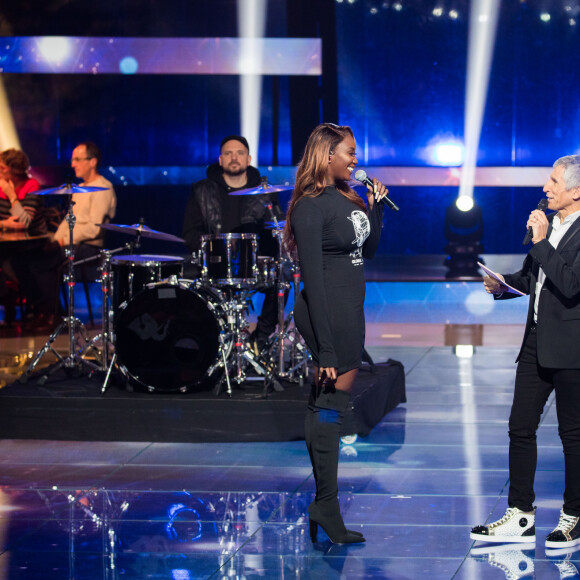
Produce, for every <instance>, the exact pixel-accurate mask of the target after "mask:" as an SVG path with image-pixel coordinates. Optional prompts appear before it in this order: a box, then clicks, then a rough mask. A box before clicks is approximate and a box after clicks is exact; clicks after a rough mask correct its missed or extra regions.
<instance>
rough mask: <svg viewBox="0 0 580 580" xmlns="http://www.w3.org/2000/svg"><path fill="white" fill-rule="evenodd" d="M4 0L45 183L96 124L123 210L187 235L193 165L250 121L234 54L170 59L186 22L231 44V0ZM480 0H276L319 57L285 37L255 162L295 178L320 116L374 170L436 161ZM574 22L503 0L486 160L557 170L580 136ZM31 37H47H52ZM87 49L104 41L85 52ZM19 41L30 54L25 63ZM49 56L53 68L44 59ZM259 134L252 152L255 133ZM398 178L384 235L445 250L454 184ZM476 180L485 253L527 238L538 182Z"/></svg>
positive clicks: (458, 105)
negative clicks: (131, 49) (211, 65)
mask: <svg viewBox="0 0 580 580" xmlns="http://www.w3.org/2000/svg"><path fill="white" fill-rule="evenodd" d="M9 4H10V5H7V6H2V7H0V21H1V22H2V23H3V27H2V32H3V35H4V36H5V38H4V39H3V40H4V42H2V43H0V45H1V46H0V72H3V74H2V76H1V77H0V78H1V82H2V83H3V85H4V88H5V90H6V94H7V98H8V102H9V106H10V111H11V113H12V117H13V119H14V123H15V125H16V129H17V132H18V136H19V139H20V142H21V146H22V148H23V149H24V150H25V151H26V152H27V153H28V155H29V156H30V158H31V162H32V164H33V166H34V167H35V168H36V169H37V174H38V175H39V176H41V177H42V180H43V183H44V185H46V186H49V185H56V184H58V183H60V182H62V180H64V179H67V178H68V177H69V176H70V175H71V173H70V171H69V170H67V165H68V163H69V159H70V153H71V151H72V148H73V147H74V145H75V144H76V143H77V142H78V141H81V140H87V139H90V140H93V141H95V142H97V143H98V144H99V146H100V147H101V148H102V150H103V152H104V158H105V165H104V167H103V172H104V173H105V175H106V176H107V177H109V178H110V179H112V181H113V182H114V183H115V185H116V188H117V192H118V195H119V212H118V217H117V218H116V221H118V223H126V224H128V223H135V222H137V221H138V220H139V218H141V217H143V218H144V219H145V221H146V223H147V224H148V225H150V226H151V227H153V228H155V229H159V230H162V231H167V232H170V233H173V234H177V235H179V234H180V232H181V219H182V215H183V209H184V207H185V203H186V200H187V196H188V195H189V191H190V183H191V181H193V180H196V179H199V178H200V177H202V176H203V175H204V172H205V167H206V166H207V164H208V163H211V162H213V161H215V160H216V159H217V155H218V146H219V142H220V140H221V138H222V137H223V136H224V135H226V134H230V133H236V132H238V131H239V130H240V108H239V101H240V78H239V76H237V75H236V74H225V73H224V72H223V71H224V70H225V69H223V68H220V66H222V67H223V66H226V64H228V61H227V59H225V61H224V62H221V61H220V62H221V64H220V63H218V62H217V61H216V63H215V66H216V68H215V70H216V71H217V72H216V74H209V73H208V72H207V70H205V69H204V71H205V72H204V73H203V74H189V73H187V74H185V73H179V74H178V73H175V72H171V71H174V70H176V68H178V67H179V66H180V63H181V62H182V59H183V58H184V56H183V54H181V53H179V52H178V51H177V49H176V48H175V47H176V46H178V44H179V43H177V40H178V39H179V42H181V43H182V44H181V45H179V46H189V45H190V44H194V43H192V42H191V41H193V40H196V42H197V41H198V40H199V39H201V38H206V39H208V40H207V42H206V43H205V44H206V45H207V46H206V49H207V50H209V48H211V47H214V48H213V50H214V52H211V51H210V52H209V53H208V54H210V56H211V55H214V57H215V54H217V49H215V47H216V46H220V45H223V44H227V43H226V42H225V41H224V42H222V43H220V42H219V41H218V42H217V43H216V39H220V38H222V39H235V38H236V37H237V36H238V27H237V2H236V1H235V0H211V1H210V0H208V1H200V2H191V1H186V0H180V1H178V0H175V1H170V2H165V3H160V2H146V3H143V2H141V1H138V0H124V1H122V2H111V1H109V0H106V1H103V2H100V3H91V4H87V3H86V2H81V1H80V0H73V1H71V2H66V3H63V2H60V1H58V0H43V1H42V2H41V1H40V0H26V1H23V2H17V3H9ZM471 5H472V3H471V2H468V1H467V0H448V1H446V2H444V3H441V2H435V0H433V1H428V2H423V1H421V0H404V1H403V0H401V1H389V2H384V1H382V0H353V1H348V0H344V1H338V0H318V1H317V2H314V3H313V2H311V1H307V0H268V2H267V9H268V10H267V18H266V34H265V36H266V37H267V38H268V39H274V40H277V41H281V42H282V44H281V46H284V44H283V41H284V40H287V39H303V40H305V41H307V42H308V39H320V42H321V51H320V55H321V66H322V68H321V74H316V75H314V76H313V75H311V74H308V73H307V72H298V73H297V72H296V70H302V71H307V70H308V69H309V66H310V62H309V64H308V66H305V62H304V61H305V60H308V61H310V59H313V62H314V61H316V60H317V59H316V56H315V55H314V56H312V55H311V56H310V57H308V58H307V57H305V56H304V55H305V54H307V53H305V52H303V50H306V49H304V47H302V48H301V49H295V52H294V54H293V56H294V57H295V59H294V60H295V61H296V62H294V63H293V65H292V66H297V67H299V68H298V69H292V70H293V71H294V72H291V73H288V72H287V70H290V68H291V67H290V64H288V63H289V62H290V61H291V60H292V58H291V57H292V54H289V53H288V49H287V48H285V49H281V53H280V54H283V56H284V59H289V60H284V63H285V64H284V67H289V68H288V69H286V68H284V67H281V69H280V70H279V71H277V74H271V72H269V73H268V74H267V75H266V76H264V77H263V92H262V98H261V101H260V107H261V126H260V144H259V150H258V151H257V152H258V153H259V161H260V170H261V171H262V173H263V174H266V175H268V176H269V179H270V182H271V183H285V182H288V181H290V182H291V181H292V179H293V176H294V171H295V165H296V163H297V161H298V160H299V158H300V155H301V152H302V147H303V146H304V143H305V141H306V138H307V136H308V134H309V132H310V131H311V130H312V128H313V127H314V125H315V124H316V123H318V122H322V121H331V122H339V123H342V124H348V125H351V126H352V127H353V130H354V132H355V136H356V138H357V145H358V150H359V161H360V164H361V166H364V167H365V169H367V172H368V173H369V175H371V176H372V174H373V169H375V170H377V169H378V168H379V167H381V166H401V167H411V168H414V167H418V168H422V167H427V166H430V165H432V164H434V163H435V161H434V160H433V159H432V157H431V152H432V149H433V146H434V145H436V144H438V143H440V142H446V141H451V142H461V141H462V139H463V127H464V113H465V82H466V65H467V49H468V24H469V16H470V14H469V9H470V6H471ZM548 6H549V7H548ZM579 23H580V2H579V1H578V0H573V1H571V0H566V1H564V0H555V1H553V2H550V3H545V2H542V1H540V0H527V1H525V2H522V1H521V0H505V1H503V2H501V13H500V15H499V24H498V32H497V40H496V46H495V50H494V54H493V62H492V69H491V77H490V83H489V94H488V98H487V106H486V108H485V116H484V119H483V128H482V134H481V145H480V151H479V156H478V164H479V165H480V166H490V167H495V166H513V167H527V166H543V167H546V171H545V177H546V178H547V177H548V175H549V169H548V166H550V165H551V163H552V162H553V161H554V159H556V158H557V157H560V156H562V155H565V154H569V153H574V152H579V151H580V107H579V106H578V101H577V95H578V93H579V91H580V35H579V34H578V26H579ZM80 34H82V35H83V36H80V37H79V35H80ZM29 37H50V42H49V43H48V45H46V46H48V47H50V48H49V49H46V46H45V45H44V44H43V43H42V42H40V41H39V42H38V43H36V44H34V43H30V42H29V41H26V39H28V38H29ZM61 37H64V39H65V40H66V38H75V39H77V40H75V41H74V42H75V44H74V45H73V46H74V47H76V48H74V51H77V52H74V51H73V53H72V58H73V60H72V64H71V62H69V65H70V66H71V67H72V70H77V71H78V72H77V73H72V72H70V71H69V72H63V68H62V67H63V62H64V60H65V58H66V55H65V52H66V50H65V48H66V42H65V41H62V39H61ZM79 38H80V40H78V39H79ZM83 38H85V40H86V42H83ZM90 39H95V40H94V41H91V40H90ZM96 39H100V40H99V41H97V40H96ZM103 39H105V41H106V42H109V44H110V45H111V46H113V45H114V46H115V47H117V46H121V45H122V46H125V45H124V44H123V42H125V41H127V39H138V42H137V40H136V41H135V42H134V43H133V45H134V46H137V45H138V46H145V47H146V48H144V49H143V50H145V51H147V50H149V51H150V50H152V48H151V47H152V46H153V45H155V46H158V47H159V48H158V49H157V52H155V51H154V54H155V55H156V56H155V58H160V59H161V60H160V61H159V62H161V63H163V62H165V63H166V67H167V72H165V73H163V70H162V71H161V72H162V73H163V74H152V73H151V72H150V71H152V70H154V71H156V72H157V73H159V72H160V71H159V70H158V69H159V66H160V65H159V62H156V63H155V62H151V61H149V60H146V59H145V56H143V55H141V56H140V54H137V53H135V54H133V53H131V54H125V55H124V54H120V53H115V52H114V51H108V50H107V49H106V42H105V44H103ZM116 39H118V42H117V41H116ZM156 39H157V40H156ZM163 39H166V42H163ZM170 39H171V41H170ZM121 40H123V42H121ZM115 42H117V44H115ZM188 42H189V44H188ZM228 42H229V41H228ZM152 43H153V44H152ZM129 44H130V43H129ZM31 45H32V47H33V48H32V49H30V48H26V47H30V46H31ZM103 46H105V48H103ZM307 46H310V47H311V45H307ZM43 47H44V48H43ZM63 47H64V48H63ZM208 47H209V48H208ZM97 48H98V50H97ZM206 49H204V50H206ZM59 50H63V51H65V52H63V53H62V55H59ZM81 50H84V51H85V52H84V53H83V57H82V58H81V53H80V52H79V51H81ZM19 51H20V52H19ZM27 51H28V52H27ZM43 51H44V52H43ZM91 51H93V52H94V51H97V52H98V54H96V55H95V56H94V58H93V60H90V59H89V60H85V59H88V58H89V56H90V54H91ZM99 51H100V52H99ZM172 51H174V52H172ZM175 51H176V52H175ZM147 54H149V53H147ZM204 54H205V53H204ZM272 54H273V53H271V54H269V55H268V56H270V57H271V56H272ZM69 56H70V55H69ZM113 57H115V58H116V57H118V58H119V66H118V69H119V70H118V74H113V73H112V72H111V71H112V70H113V69H111V68H106V66H105V65H107V66H110V64H111V63H110V59H111V58H113ZM26 58H30V59H33V60H34V67H32V65H30V67H31V68H30V69H27V68H26V67H27V66H29V65H28V64H27V62H28V61H26ZM91 58H92V57H91ZM195 58H198V55H197V54H192V55H191V59H195ZM43 59H44V60H43ZM75 59H76V60H75ZM140 59H141V60H140ZM163 59H165V60H163ZM191 59H190V61H186V65H187V66H189V67H191V64H192V60H191ZM101 61H102V62H101ZM200 62H201V61H200ZM204 62H205V65H207V61H204ZM85 63H88V65H86V64H85ZM230 64H231V63H230ZM319 64H320V63H319ZM41 65H42V66H44V67H45V70H43V71H42V72H38V71H39V69H38V67H39V66H41ZM81 65H82V66H81ZM75 66H76V69H74V67H75ZM155 67H157V68H155ZM300 67H301V68H300ZM100 68H102V70H107V72H106V73H105V74H103V73H102V72H100ZM113 68H114V67H113ZM87 69H88V70H87ZM31 71H34V72H31ZM148 71H149V72H148ZM251 147H252V148H253V150H252V152H253V153H254V154H255V153H256V149H255V147H256V145H255V144H251ZM411 175H412V174H411ZM390 189H391V193H392V195H393V197H394V198H395V199H396V201H397V203H398V204H399V205H400V207H401V211H400V212H399V213H397V214H395V213H394V212H390V211H387V213H386V217H385V230H384V235H383V239H382V242H381V247H380V252H382V253H396V254H427V253H428V254H436V253H443V248H444V247H445V243H446V242H445V239H444V236H443V218H444V215H445V210H446V208H447V206H448V205H449V204H451V203H452V202H453V200H454V198H455V196H456V195H457V192H458V191H457V189H458V188H457V187H451V186H444V187H441V186H418V185H409V186H406V187H401V186H393V187H391V188H390ZM474 195H475V197H476V200H477V203H478V204H479V205H480V206H481V208H482V211H483V217H484V239H483V244H484V248H485V252H486V253H519V252H522V251H523V248H522V246H521V238H522V237H523V232H524V230H525V221H526V217H527V215H528V213H529V211H530V210H531V209H532V208H534V207H535V206H536V205H537V202H538V199H539V198H540V197H541V196H542V192H541V185H540V184H538V187H523V188H522V187H477V188H476V189H475V192H474ZM282 198H283V200H284V201H286V200H287V198H288V196H287V195H283V196H282ZM168 200H170V201H171V203H170V204H168Z"/></svg>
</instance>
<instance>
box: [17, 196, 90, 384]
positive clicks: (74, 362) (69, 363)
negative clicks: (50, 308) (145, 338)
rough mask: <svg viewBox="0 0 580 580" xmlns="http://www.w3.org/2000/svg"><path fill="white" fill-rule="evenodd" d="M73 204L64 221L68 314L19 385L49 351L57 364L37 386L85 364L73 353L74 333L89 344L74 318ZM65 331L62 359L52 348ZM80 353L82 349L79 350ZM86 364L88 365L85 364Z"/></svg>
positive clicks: (78, 355)
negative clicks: (66, 344)
mask: <svg viewBox="0 0 580 580" xmlns="http://www.w3.org/2000/svg"><path fill="white" fill-rule="evenodd" d="M74 204H75V202H74V201H73V200H72V195H71V199H70V201H69V206H68V213H67V216H66V221H67V223H68V228H69V245H68V248H67V249H66V257H67V262H68V268H67V273H66V274H65V276H64V281H65V282H66V285H67V288H68V309H67V310H68V312H67V315H66V316H63V319H62V322H61V323H60V324H59V325H58V327H57V328H56V330H55V331H54V332H53V333H52V334H51V335H50V337H49V339H48V341H47V342H46V344H45V345H44V346H43V347H42V349H40V351H38V353H37V355H36V357H35V358H34V360H33V361H32V362H31V363H30V366H29V367H28V368H27V369H26V371H25V372H24V373H23V374H22V376H21V377H20V378H19V381H20V383H22V384H24V383H26V382H27V381H28V378H29V377H30V374H31V373H32V372H33V371H34V369H35V368H36V366H37V365H38V363H39V362H40V359H42V357H43V356H44V355H45V354H46V353H47V352H48V351H51V352H52V353H53V354H54V355H55V356H56V358H57V359H58V361H59V362H58V364H56V365H55V366H53V367H52V368H51V369H50V370H49V371H48V372H47V373H46V374H44V375H43V376H42V377H40V378H39V379H38V384H40V385H43V384H44V383H45V382H46V380H47V379H48V377H49V375H52V374H54V373H55V372H56V371H58V370H59V369H60V368H62V367H64V368H65V369H66V370H67V372H71V373H73V372H76V373H79V374H80V371H81V367H82V364H83V363H87V361H85V360H84V359H83V358H82V357H81V356H80V353H77V352H76V351H75V331H76V332H78V334H79V335H80V338H81V341H82V342H83V345H82V346H84V345H87V344H88V342H89V339H88V335H87V329H86V328H85V326H84V325H83V323H82V322H81V321H80V320H79V319H78V318H76V317H75V302H74V289H75V275H74V266H73V262H74V246H73V229H74V225H75V221H76V218H75V215H74V213H73V206H74ZM65 329H68V338H69V352H68V356H67V357H66V358H63V357H62V356H61V355H60V354H59V353H58V352H57V351H56V350H55V349H54V348H53V346H52V345H53V343H54V341H55V340H56V339H57V337H58V336H60V335H61V334H62V333H63V332H64V331H65ZM81 352H82V348H81ZM87 364H88V363H87Z"/></svg>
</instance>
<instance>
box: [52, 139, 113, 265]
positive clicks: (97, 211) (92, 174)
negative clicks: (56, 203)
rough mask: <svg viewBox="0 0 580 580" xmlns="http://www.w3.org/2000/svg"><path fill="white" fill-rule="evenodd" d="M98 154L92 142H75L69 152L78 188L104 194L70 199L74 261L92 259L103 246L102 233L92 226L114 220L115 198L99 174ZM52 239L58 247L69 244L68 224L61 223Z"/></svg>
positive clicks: (84, 195)
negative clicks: (83, 187)
mask: <svg viewBox="0 0 580 580" xmlns="http://www.w3.org/2000/svg"><path fill="white" fill-rule="evenodd" d="M100 162H101V151H100V150H99V148H98V147H97V146H96V145H95V144H94V143H92V142H90V141H86V142H84V143H79V144H78V145H77V146H76V147H75V148H74V150H73V152H72V157H71V167H72V168H73V169H74V172H75V176H76V177H77V178H78V179H80V180H81V181H82V183H81V184H80V185H81V186H86V187H104V188H105V190H104V191H93V192H90V193H75V194H73V196H72V199H73V202H74V206H73V213H74V215H75V218H76V220H75V226H74V229H73V244H74V245H75V246H76V249H75V260H82V259H84V258H87V257H90V256H94V255H95V254H98V253H99V250H100V249H101V248H102V247H103V243H104V231H103V230H102V229H101V228H100V227H99V226H98V225H96V224H101V223H106V222H108V221H110V220H112V219H113V218H114V217H115V211H116V209H117V197H116V195H115V189H114V187H113V184H112V183H111V182H110V181H109V180H108V179H105V178H104V177H103V176H102V175H101V174H100V173H99V164H100ZM54 240H55V241H56V242H58V244H59V245H60V246H61V247H66V246H68V244H69V242H70V234H69V225H68V222H67V221H66V220H63V221H62V222H61V224H60V225H59V226H58V229H57V230H56V233H55V234H54Z"/></svg>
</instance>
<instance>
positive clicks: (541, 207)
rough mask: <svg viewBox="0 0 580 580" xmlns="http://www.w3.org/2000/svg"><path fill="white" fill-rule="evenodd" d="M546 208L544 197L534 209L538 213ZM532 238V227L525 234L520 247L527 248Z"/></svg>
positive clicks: (546, 202)
mask: <svg viewBox="0 0 580 580" xmlns="http://www.w3.org/2000/svg"><path fill="white" fill-rule="evenodd" d="M547 207H548V200H547V199H546V198H545V197H543V198H542V199H541V200H540V202H539V203H538V207H537V208H536V209H539V210H540V211H544V210H545V209H546V208H547ZM533 237H534V230H533V228H532V226H530V227H529V228H528V231H527V232H526V237H525V238H524V241H523V242H522V245H524V246H527V245H528V244H529V243H530V242H531V241H532V238H533Z"/></svg>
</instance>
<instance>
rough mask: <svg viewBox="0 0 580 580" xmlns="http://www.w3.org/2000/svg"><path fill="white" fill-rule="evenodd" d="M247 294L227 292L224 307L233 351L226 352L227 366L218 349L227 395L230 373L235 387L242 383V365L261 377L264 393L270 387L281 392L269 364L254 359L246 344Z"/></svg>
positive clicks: (217, 393) (229, 389) (258, 358)
mask: <svg viewBox="0 0 580 580" xmlns="http://www.w3.org/2000/svg"><path fill="white" fill-rule="evenodd" d="M252 291H253V290H250V291H243V292H241V293H236V292H235V290H231V291H230V295H229V299H228V300H227V301H226V304H225V314H226V320H227V324H228V327H229V333H230V336H232V337H233V347H234V348H233V350H232V351H231V352H230V353H229V354H230V357H229V358H231V359H232V360H231V363H230V364H229V365H228V361H227V358H226V355H225V349H224V348H223V347H222V346H220V348H221V350H222V358H223V367H224V373H225V380H226V383H227V390H226V392H227V394H228V395H229V396H230V397H231V396H232V389H231V382H230V374H231V375H232V379H233V380H234V381H235V382H236V383H237V384H238V385H240V384H242V383H243V382H244V381H245V380H246V377H247V375H246V367H247V365H246V363H249V364H251V365H252V367H253V368H254V370H255V371H256V372H257V373H258V374H259V375H261V376H263V377H264V390H265V391H267V389H269V388H270V387H273V388H274V390H276V391H283V390H284V388H283V387H282V385H281V384H280V383H279V382H278V380H277V379H276V378H275V376H274V372H273V371H274V368H273V365H268V364H265V363H264V361H262V360H261V359H260V357H258V356H256V354H255V353H254V351H253V350H252V348H251V346H250V344H249V342H248V337H249V332H248V322H247V321H246V318H245V311H246V310H247V307H248V300H249V293H250V292H252ZM222 383H223V381H221V382H219V383H218V384H217V385H216V387H215V389H214V393H215V394H216V395H219V394H220V392H221V387H222Z"/></svg>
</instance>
